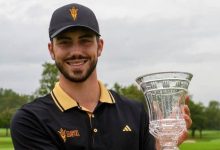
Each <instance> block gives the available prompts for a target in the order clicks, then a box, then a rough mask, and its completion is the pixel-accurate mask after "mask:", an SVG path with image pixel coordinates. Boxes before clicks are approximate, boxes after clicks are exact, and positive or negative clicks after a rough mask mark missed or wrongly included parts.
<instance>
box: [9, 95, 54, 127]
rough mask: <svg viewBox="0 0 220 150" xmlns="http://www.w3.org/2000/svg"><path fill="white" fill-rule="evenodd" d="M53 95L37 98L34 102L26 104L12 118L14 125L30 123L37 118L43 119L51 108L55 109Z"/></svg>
mask: <svg viewBox="0 0 220 150" xmlns="http://www.w3.org/2000/svg"><path fill="white" fill-rule="evenodd" d="M53 103H54V102H53V100H52V98H51V95H50V94H48V95H46V96H44V97H39V98H36V99H35V100H34V101H32V102H29V103H27V104H24V105H23V106H22V107H21V108H19V109H18V110H17V111H16V113H15V115H14V116H13V118H12V123H15V122H20V121H21V120H22V122H26V121H27V122H28V121H30V120H34V119H37V118H43V117H44V116H46V114H47V113H48V110H49V108H52V107H54V104H53Z"/></svg>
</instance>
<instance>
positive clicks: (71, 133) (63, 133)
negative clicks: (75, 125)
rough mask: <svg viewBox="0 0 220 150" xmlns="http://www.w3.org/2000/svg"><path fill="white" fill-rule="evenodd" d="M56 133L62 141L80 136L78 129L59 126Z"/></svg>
mask: <svg viewBox="0 0 220 150" xmlns="http://www.w3.org/2000/svg"><path fill="white" fill-rule="evenodd" d="M58 133H59V134H60V137H61V138H62V139H63V141H64V142H66V139H67V138H71V137H79V136H80V134H79V130H66V129H63V128H60V131H58Z"/></svg>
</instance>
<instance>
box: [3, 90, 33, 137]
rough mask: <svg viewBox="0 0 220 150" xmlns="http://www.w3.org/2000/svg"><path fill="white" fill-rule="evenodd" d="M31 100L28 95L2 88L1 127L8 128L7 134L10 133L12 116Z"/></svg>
mask: <svg viewBox="0 0 220 150" xmlns="http://www.w3.org/2000/svg"><path fill="white" fill-rule="evenodd" d="M29 100H30V97H29V96H28V95H19V94H17V93H16V92H14V91H12V90H11V89H2V88H1V89H0V128H6V131H7V132H6V135H8V128H9V126H10V121H11V117H12V116H13V114H14V113H15V112H16V110H17V109H18V108H20V107H21V106H22V105H23V104H25V103H27V102H28V101H29Z"/></svg>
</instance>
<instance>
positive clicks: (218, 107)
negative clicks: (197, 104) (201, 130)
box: [205, 100, 220, 130]
mask: <svg viewBox="0 0 220 150" xmlns="http://www.w3.org/2000/svg"><path fill="white" fill-rule="evenodd" d="M205 113H206V116H207V119H208V121H207V123H206V126H207V129H216V130H220V103H219V102H218V101H214V100H212V101H210V102H209V106H208V107H207V109H206V111H205Z"/></svg>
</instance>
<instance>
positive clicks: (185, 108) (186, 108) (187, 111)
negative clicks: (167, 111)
mask: <svg viewBox="0 0 220 150" xmlns="http://www.w3.org/2000/svg"><path fill="white" fill-rule="evenodd" d="M183 113H184V114H187V115H188V116H191V113H190V109H189V107H188V106H187V105H184V106H183Z"/></svg>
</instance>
